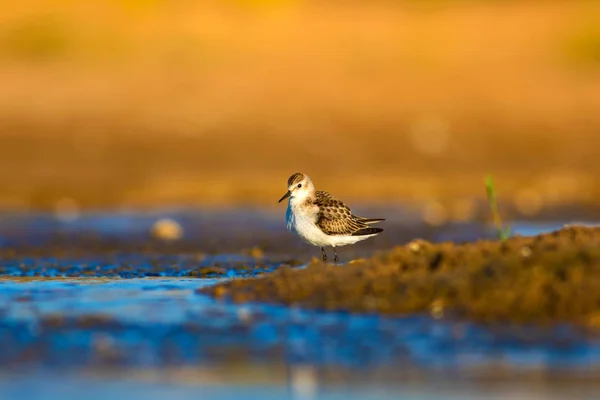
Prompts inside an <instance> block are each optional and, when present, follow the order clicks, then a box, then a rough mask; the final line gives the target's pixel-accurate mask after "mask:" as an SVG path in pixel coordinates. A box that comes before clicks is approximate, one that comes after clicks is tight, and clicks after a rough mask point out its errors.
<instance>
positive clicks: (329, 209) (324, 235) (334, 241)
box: [279, 172, 385, 263]
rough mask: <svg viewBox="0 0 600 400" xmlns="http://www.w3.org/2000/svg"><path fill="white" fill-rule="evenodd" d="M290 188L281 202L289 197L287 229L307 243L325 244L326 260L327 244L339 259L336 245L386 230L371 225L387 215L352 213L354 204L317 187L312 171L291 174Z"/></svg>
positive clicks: (288, 183)
mask: <svg viewBox="0 0 600 400" xmlns="http://www.w3.org/2000/svg"><path fill="white" fill-rule="evenodd" d="M287 187H288V191H287V193H286V194H284V195H283V197H282V198H281V199H279V203H281V202H282V201H283V200H285V199H287V198H289V201H288V206H287V211H286V221H287V229H288V230H289V231H290V232H292V233H294V234H296V235H298V236H299V237H300V238H301V239H302V240H303V241H305V242H306V243H309V244H312V245H313V246H319V247H321V254H322V255H323V261H327V254H326V253H325V247H326V246H331V247H333V254H334V259H333V261H334V262H335V263H337V262H338V255H337V251H336V248H337V247H341V246H346V245H349V244H354V243H356V242H359V241H361V240H365V239H368V238H370V237H373V236H375V235H377V234H378V233H380V232H383V229H381V228H372V227H371V226H370V225H371V224H375V223H377V222H381V221H385V219H384V218H365V217H359V216H356V215H354V214H353V213H352V211H351V210H350V208H349V207H348V206H347V205H345V204H344V203H342V202H341V201H340V200H337V199H335V198H334V197H333V196H332V195H331V194H330V193H327V192H324V191H322V190H315V186H314V185H313V183H312V180H311V179H310V178H309V177H308V175H306V174H303V173H300V172H297V173H295V174H293V175H292V176H290V177H289V179H288V182H287Z"/></svg>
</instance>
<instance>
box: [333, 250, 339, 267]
mask: <svg viewBox="0 0 600 400" xmlns="http://www.w3.org/2000/svg"><path fill="white" fill-rule="evenodd" d="M333 254H334V256H333V262H334V263H336V264H337V262H338V256H337V251H336V250H335V247H334V248H333Z"/></svg>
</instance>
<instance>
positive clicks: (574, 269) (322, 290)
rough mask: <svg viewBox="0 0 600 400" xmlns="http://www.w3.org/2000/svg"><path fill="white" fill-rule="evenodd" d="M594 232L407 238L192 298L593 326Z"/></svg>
mask: <svg viewBox="0 0 600 400" xmlns="http://www.w3.org/2000/svg"><path fill="white" fill-rule="evenodd" d="M599 245H600V228H591V227H567V228H564V229H561V230H559V231H554V232H551V233H548V234H543V235H539V236H534V237H514V238H511V239H509V240H507V241H505V242H501V241H477V242H471V243H465V244H459V245H457V244H453V243H438V244H434V243H430V242H426V241H413V242H411V243H409V244H407V245H405V246H399V247H395V248H393V249H392V250H389V251H386V252H381V253H379V254H377V255H375V256H373V257H372V258H368V259H362V260H357V261H355V262H352V263H350V264H348V265H343V266H333V265H327V264H324V263H323V262H321V261H317V260H315V261H313V262H312V263H311V264H310V265H309V266H308V267H307V268H305V269H301V270H293V269H291V268H282V269H280V270H278V271H276V272H274V273H272V274H269V275H265V276H262V277H260V278H256V279H244V280H232V281H228V282H224V283H222V284H219V285H217V286H214V287H207V288H201V289H199V290H198V292H200V293H206V294H209V295H211V296H213V297H217V298H222V299H228V300H231V301H233V302H237V303H243V302H253V301H263V302H269V303H282V304H288V305H298V306H301V307H305V308H311V309H325V310H338V311H349V312H355V313H382V314H388V315H403V314H412V313H428V314H431V315H432V316H434V317H435V318H467V319H470V320H474V321H481V322H501V321H511V322H517V323H524V322H533V323H551V322H558V321H568V322H575V323H578V324H582V325H586V326H594V327H596V326H599V325H600V246H599Z"/></svg>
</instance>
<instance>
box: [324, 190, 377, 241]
mask: <svg viewBox="0 0 600 400" xmlns="http://www.w3.org/2000/svg"><path fill="white" fill-rule="evenodd" d="M315 194H316V200H314V202H313V204H315V205H317V206H318V207H319V212H318V213H317V221H316V225H317V226H318V227H319V228H321V230H322V231H323V232H324V233H326V234H327V235H361V234H372V233H378V232H381V231H382V229H377V228H371V227H370V226H369V224H370V223H376V222H380V221H384V220H383V219H369V218H363V217H358V216H356V215H354V214H353V213H352V210H350V208H349V207H348V206H347V205H345V204H344V203H343V202H341V201H340V200H337V199H335V198H333V196H332V195H331V194H329V193H327V192H324V191H321V190H318V191H317V192H316V193H315Z"/></svg>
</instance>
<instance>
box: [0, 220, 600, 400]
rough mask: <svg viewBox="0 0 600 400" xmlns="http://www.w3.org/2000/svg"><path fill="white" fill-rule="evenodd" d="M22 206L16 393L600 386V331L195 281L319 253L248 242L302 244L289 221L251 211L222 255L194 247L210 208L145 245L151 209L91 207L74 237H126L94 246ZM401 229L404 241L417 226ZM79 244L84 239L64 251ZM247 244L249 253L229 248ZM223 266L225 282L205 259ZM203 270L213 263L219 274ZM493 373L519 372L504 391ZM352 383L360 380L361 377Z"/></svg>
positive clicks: (14, 235) (8, 313) (1, 287)
mask: <svg viewBox="0 0 600 400" xmlns="http://www.w3.org/2000/svg"><path fill="white" fill-rule="evenodd" d="M21 218H22V219H20V220H19V221H20V222H21V225H18V224H16V225H14V224H7V225H3V226H2V227H0V233H1V234H2V236H1V237H2V238H3V242H2V243H4V245H3V246H2V249H1V250H2V252H3V254H4V256H3V257H2V259H1V260H0V348H1V349H2V352H0V398H2V399H5V398H7V399H12V398H15V399H16V398H19V399H20V398H31V399H36V398H40V399H42V398H44V399H45V398H61V399H77V398H81V396H82V395H83V394H85V397H86V398H90V399H91V398H108V397H113V398H129V396H130V394H131V393H135V394H136V397H142V396H143V397H145V398H150V399H151V398H164V397H165V396H167V393H168V397H169V398H182V399H183V398H192V397H194V398H197V396H198V395H199V394H200V395H206V396H208V397H210V398H239V396H240V394H241V393H243V394H244V398H302V399H309V398H310V399H312V398H323V399H325V398H327V399H329V398H332V399H333V398H362V399H368V398H373V399H377V398H382V399H383V398H392V396H393V397H394V398H397V395H405V396H408V397H409V398H423V399H428V398H433V397H434V396H436V397H437V396H439V393H440V392H441V393H443V394H444V398H453V397H452V396H454V398H468V397H467V396H468V395H472V396H475V397H476V396H478V395H479V396H483V395H485V397H486V398H493V397H492V396H498V398H502V396H509V395H510V396H511V398H517V397H518V396H520V395H523V396H525V397H523V398H531V397H527V396H526V394H529V395H531V394H536V395H538V397H536V398H559V395H562V396H563V397H560V398H564V396H566V395H567V394H568V393H567V392H566V391H569V390H576V392H574V394H575V395H577V396H581V398H583V396H584V395H585V394H586V393H593V392H594V391H595V390H600V386H598V387H596V385H595V384H594V379H593V378H594V377H595V376H596V375H597V374H598V372H600V342H598V341H597V340H596V339H594V338H590V337H589V336H587V335H585V334H584V333H582V332H579V331H578V330H577V329H575V328H574V327H570V326H566V325H565V326H555V327H552V328H546V329H542V328H533V327H524V326H493V327H490V326H486V327H484V326H478V325H475V324H469V323H464V322H455V321H446V320H443V319H442V320H436V319H434V318H432V317H431V316H430V315H415V316H411V317H405V318H386V317H380V316H378V315H349V314H345V313H332V312H320V311H306V310H299V309H291V308H286V307H282V306H271V305H261V304H252V305H243V306H240V305H234V304H224V303H220V302H217V301H215V300H212V299H210V298H208V297H205V296H203V295H200V294H197V293H195V291H194V290H195V289H197V288H199V287H201V286H203V285H210V284H214V283H215V282H217V281H218V279H244V278H243V277H244V276H253V275H255V274H256V273H262V272H268V271H270V270H273V269H275V268H277V267H278V266H279V265H281V263H282V262H284V260H289V259H296V260H297V264H300V262H302V261H306V260H307V259H309V258H310V257H311V256H312V255H310V253H309V256H306V255H303V256H300V257H297V256H296V255H292V254H281V253H270V252H266V253H265V254H264V256H262V257H259V258H257V257H254V256H251V255H248V254H246V253H245V252H244V249H246V248H247V247H248V246H252V245H256V244H257V243H258V242H260V241H265V240H266V241H270V239H269V238H273V241H274V242H277V241H278V240H279V242H278V243H283V244H282V246H283V247H284V248H286V249H290V248H292V249H293V248H294V247H293V245H291V244H289V243H288V242H286V241H293V239H291V238H287V237H286V236H285V234H283V232H281V231H280V228H281V227H279V226H278V225H277V224H276V223H275V222H274V220H270V219H267V220H266V222H263V223H262V225H261V224H260V223H259V222H258V221H260V219H256V220H253V221H252V223H251V224H254V229H255V231H256V234H255V237H254V242H253V241H252V237H251V236H250V237H249V236H248V235H246V234H243V235H242V236H236V235H235V234H234V233H233V232H238V231H237V230H236V229H239V232H243V229H241V228H239V227H237V228H236V229H234V230H233V231H232V233H231V234H230V237H229V241H228V242H227V243H224V244H223V252H221V253H218V252H216V253H213V254H209V253H202V254H198V253H199V252H198V253H196V252H193V251H191V250H192V249H194V244H196V246H197V247H202V244H203V243H204V242H203V241H202V238H203V235H204V234H205V233H203V232H206V230H207V228H208V227H210V226H212V225H211V224H213V223H214V221H212V220H210V219H209V220H208V222H207V220H201V219H200V222H197V224H196V225H194V224H189V225H188V226H187V227H186V235H188V236H187V237H188V238H189V240H190V242H189V243H188V244H186V243H183V244H173V243H171V244H160V243H155V246H156V247H152V246H150V247H144V248H143V249H139V248H137V247H136V246H137V245H139V243H142V242H144V241H147V240H148V238H147V233H145V229H146V228H147V227H148V225H149V221H151V218H149V217H147V216H146V217H143V216H142V217H140V216H138V217H136V216H126V217H119V216H112V217H111V218H112V219H109V220H104V219H103V218H102V217H94V218H91V217H90V218H89V219H88V220H87V224H86V223H85V221H86V220H85V219H84V220H83V222H82V221H79V222H78V224H75V225H68V229H66V230H68V231H69V233H70V234H73V235H75V236H67V238H73V237H76V236H77V234H78V232H90V231H94V230H95V229H98V231H101V232H102V234H103V235H105V236H111V237H113V238H115V239H116V240H115V242H111V243H110V244H109V245H106V243H103V244H102V245H101V246H96V245H93V244H90V243H92V242H82V243H83V244H82V245H81V246H79V247H77V246H74V245H73V244H74V243H77V241H76V240H72V241H65V239H64V238H63V239H61V240H60V241H58V242H56V241H54V242H53V240H54V239H53V234H52V232H55V230H54V228H52V227H53V226H54V225H53V224H54V223H49V222H48V221H52V219H51V218H49V217H43V216H42V217H39V216H36V217H35V218H31V219H27V218H25V217H21ZM120 218H122V219H120ZM255 218H256V217H255ZM123 219H125V220H126V221H124V220H123ZM190 219H193V218H190ZM234 219H235V218H234ZM250 219H251V218H250ZM40 221H42V222H40ZM44 221H45V222H44ZM132 221H133V222H132ZM13 223H14V220H13ZM396 224H397V225H398V227H397V228H398V231H400V230H402V229H403V228H404V230H406V226H407V225H402V221H401V220H398V221H396ZM407 224H408V223H407ZM561 225H562V224H560V223H558V222H550V223H548V224H546V225H527V224H514V226H515V229H514V232H515V233H518V234H535V233H538V232H539V231H541V230H542V231H543V230H547V229H555V228H557V227H560V226H561ZM15 226H17V227H18V226H20V228H19V229H17V228H15ZM194 227H195V228H194ZM392 231H393V230H392ZM457 232H458V234H456V233H457ZM488 232H489V229H484V228H483V227H473V229H465V227H464V226H463V229H462V230H460V229H459V230H457V228H456V227H448V228H445V229H442V228H440V229H439V230H438V231H437V232H436V234H435V237H434V236H431V237H427V235H428V234H429V235H431V234H432V231H431V230H423V231H420V232H418V233H419V235H418V236H419V237H425V238H427V239H429V240H448V238H453V237H454V238H456V237H458V238H465V237H466V236H476V237H486V235H488ZM63 233H64V232H63ZM215 235H216V236H218V234H215ZM453 235H454V236H453ZM390 236H392V235H390ZM386 240H387V242H386V243H387V244H389V242H393V241H394V239H393V237H392V238H389V237H388V238H387V239H386ZM396 240H397V242H398V243H402V242H403V241H404V237H403V236H402V237H396ZM457 240H459V239H457ZM19 241H21V243H25V244H21V245H18V243H19ZM284 242H285V243H284ZM32 243H34V244H32ZM48 243H51V245H49V244H48ZM57 243H58V244H57ZM387 244H386V245H387ZM15 246H16V247H15ZM65 246H66V247H68V248H69V251H68V252H66V253H63V252H62V250H63V248H64V247H65ZM69 246H71V247H69ZM86 246H87V247H86ZM128 246H129V247H128ZM178 246H179V247H178ZM236 246H237V247H236ZM286 246H287V247H286ZM380 246H382V245H381V243H378V242H371V243H370V244H369V242H368V241H367V244H365V245H364V246H363V247H362V248H359V250H356V252H358V253H361V252H362V254H369V253H372V252H373V251H376V250H377V249H378V248H379V247H380ZM232 248H237V249H238V250H239V252H238V253H227V252H225V250H227V251H229V250H231V249H232ZM300 248H301V249H302V251H305V248H302V247H300ZM13 249H16V250H13ZM120 249H122V250H120ZM286 251H288V252H290V250H286ZM347 254H353V253H352V252H348V253H347ZM215 266H216V267H217V269H216V270H217V271H221V272H219V274H218V275H219V276H222V277H221V278H214V277H213V278H210V276H211V273H210V270H206V271H205V270H204V268H214V267H215ZM257 266H258V269H257V268H256V267H257ZM342 267H343V266H342ZM198 271H204V272H206V273H204V274H203V275H202V276H205V278H204V279H200V278H198V276H199V274H198V273H195V272H198ZM298 371H300V372H298ZM302 371H304V372H302ZM15 372H17V374H16V375H15ZM16 376H18V378H16ZM556 376H558V377H561V379H556ZM490 377H493V378H494V379H493V381H495V380H496V379H497V378H499V377H502V378H503V379H504V380H503V383H501V384H495V385H493V386H492V387H490V386H489V382H490ZM566 377H568V379H566ZM399 382H400V384H399ZM482 382H483V383H482ZM582 382H583V383H582ZM351 384H356V385H358V387H356V388H352V389H348V385H351ZM315 388H318V390H317V389H315ZM572 395H573V393H571V394H570V397H572ZM93 396H96V397H93Z"/></svg>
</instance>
